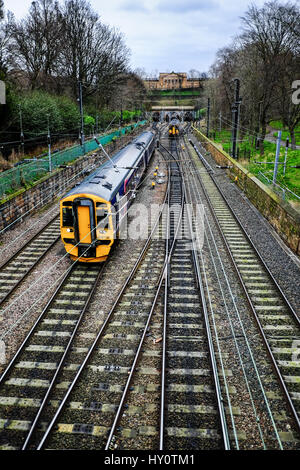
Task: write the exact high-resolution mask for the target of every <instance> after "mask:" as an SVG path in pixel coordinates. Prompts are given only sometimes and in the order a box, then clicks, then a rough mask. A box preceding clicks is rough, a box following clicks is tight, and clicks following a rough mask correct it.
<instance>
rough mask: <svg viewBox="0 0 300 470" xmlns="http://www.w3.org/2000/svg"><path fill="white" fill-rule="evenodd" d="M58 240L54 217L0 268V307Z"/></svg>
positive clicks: (58, 233)
mask: <svg viewBox="0 0 300 470" xmlns="http://www.w3.org/2000/svg"><path fill="white" fill-rule="evenodd" d="M59 238H60V224H59V216H58V215H56V216H55V217H53V218H52V219H51V220H50V222H49V223H48V224H47V225H46V226H45V227H43V228H42V229H41V230H40V231H39V232H38V233H37V234H36V235H34V236H33V237H32V238H31V239H30V240H29V241H28V242H27V243H26V244H25V245H24V246H23V247H22V248H20V249H19V250H18V251H17V252H16V253H15V254H14V255H13V256H12V257H11V258H10V259H9V260H7V261H6V262H5V263H4V264H3V265H2V266H1V267H0V306H1V305H2V304H3V303H4V302H6V301H7V300H8V299H9V297H10V296H11V294H12V293H13V292H14V291H15V289H16V288H17V287H18V286H19V285H20V284H21V282H22V281H24V279H25V278H26V277H27V276H28V274H29V273H30V272H31V271H32V270H33V269H34V268H35V267H36V265H37V264H38V263H39V262H40V261H41V259H42V258H43V257H44V256H45V255H46V254H47V253H48V252H49V250H51V248H52V247H53V246H54V245H55V243H56V242H57V241H58V240H59Z"/></svg>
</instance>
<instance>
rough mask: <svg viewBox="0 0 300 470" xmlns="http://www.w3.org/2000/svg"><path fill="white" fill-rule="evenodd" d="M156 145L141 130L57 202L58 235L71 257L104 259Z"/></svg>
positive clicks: (85, 259)
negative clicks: (140, 132)
mask: <svg viewBox="0 0 300 470" xmlns="http://www.w3.org/2000/svg"><path fill="white" fill-rule="evenodd" d="M154 147H155V138H154V134H153V133H152V132H143V133H142V134H141V135H140V136H139V137H138V138H136V139H135V140H134V141H133V142H132V143H130V144H129V145H127V146H126V147H124V148H123V149H122V150H120V151H119V152H118V153H117V154H116V155H115V156H114V157H113V159H112V161H113V164H112V163H111V162H110V161H108V162H106V163H105V164H104V165H102V166H101V167H100V168H99V169H98V170H96V171H95V172H94V173H93V174H91V175H90V176H88V177H87V178H86V179H84V180H83V182H82V183H80V184H79V185H76V186H75V187H74V188H73V189H72V190H71V191H69V192H68V193H67V194H66V195H65V196H64V197H63V198H62V200H61V201H60V215H61V218H60V229H61V238H62V241H63V243H64V246H65V249H66V251H67V252H68V253H69V255H70V258H71V259H72V260H79V261H80V262H86V263H88V262H90V263H95V262H102V261H105V260H106V259H107V257H108V255H109V252H110V250H111V246H112V245H113V243H114V240H115V239H116V238H117V235H118V232H119V229H120V223H121V221H122V219H123V218H124V216H125V215H126V213H127V210H128V208H129V205H130V202H131V200H132V199H133V195H134V193H135V190H136V186H137V185H138V184H139V182H140V180H141V178H142V175H143V173H144V171H145V169H146V168H147V165H148V163H149V160H150V158H151V156H152V153H153V151H154Z"/></svg>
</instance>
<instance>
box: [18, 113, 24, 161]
mask: <svg viewBox="0 0 300 470" xmlns="http://www.w3.org/2000/svg"><path fill="white" fill-rule="evenodd" d="M19 115H20V141H21V146H22V154H23V157H24V132H23V119H22V110H21V105H20V104H19Z"/></svg>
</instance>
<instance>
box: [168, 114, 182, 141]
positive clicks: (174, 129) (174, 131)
mask: <svg viewBox="0 0 300 470" xmlns="http://www.w3.org/2000/svg"><path fill="white" fill-rule="evenodd" d="M180 133H181V129H180V121H178V119H172V120H171V122H170V124H169V138H171V139H174V138H176V137H179V135H180Z"/></svg>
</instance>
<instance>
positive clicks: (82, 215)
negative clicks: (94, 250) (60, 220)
mask: <svg viewBox="0 0 300 470" xmlns="http://www.w3.org/2000/svg"><path fill="white" fill-rule="evenodd" d="M73 207H74V209H75V216H76V235H77V240H78V241H77V243H78V242H79V243H80V244H85V245H87V244H88V245H89V244H91V243H92V241H93V240H94V239H95V230H94V229H95V217H94V206H93V201H92V200H91V199H86V198H82V199H81V198H78V199H74V202H73Z"/></svg>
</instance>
